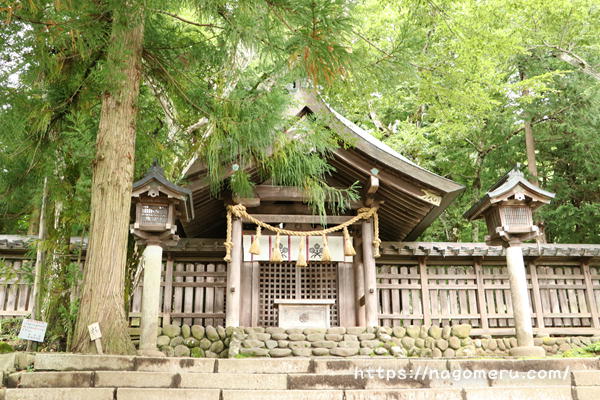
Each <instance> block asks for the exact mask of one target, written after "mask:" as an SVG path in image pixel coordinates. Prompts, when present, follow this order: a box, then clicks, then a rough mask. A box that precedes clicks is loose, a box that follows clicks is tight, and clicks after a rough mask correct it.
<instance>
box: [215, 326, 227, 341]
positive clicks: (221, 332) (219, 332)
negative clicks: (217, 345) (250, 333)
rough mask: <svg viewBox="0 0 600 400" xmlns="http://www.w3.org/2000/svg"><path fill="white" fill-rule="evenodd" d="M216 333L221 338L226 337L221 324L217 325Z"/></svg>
mask: <svg viewBox="0 0 600 400" xmlns="http://www.w3.org/2000/svg"><path fill="white" fill-rule="evenodd" d="M217 334H218V335H219V337H220V338H221V339H225V338H226V337H227V332H225V328H223V327H222V326H220V325H219V326H217Z"/></svg>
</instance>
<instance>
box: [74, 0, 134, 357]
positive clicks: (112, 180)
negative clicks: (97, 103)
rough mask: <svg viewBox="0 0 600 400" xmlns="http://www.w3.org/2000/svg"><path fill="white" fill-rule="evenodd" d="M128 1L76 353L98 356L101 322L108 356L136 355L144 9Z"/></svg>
mask: <svg viewBox="0 0 600 400" xmlns="http://www.w3.org/2000/svg"><path fill="white" fill-rule="evenodd" d="M134 8H136V6H132V5H131V2H123V5H122V7H121V8H120V9H118V10H116V11H115V12H114V13H113V26H112V37H111V44H110V45H109V49H108V53H107V59H108V67H109V68H110V74H108V75H109V76H108V77H107V79H112V81H111V82H109V83H108V89H107V91H106V92H105V93H104V94H103V98H102V111H101V115H100V123H99V126H98V136H97V139H96V158H95V160H94V171H93V182H92V201H91V221H90V233H89V243H88V247H87V256H86V260H85V266H84V277H83V287H82V294H81V304H80V307H79V314H78V316H77V325H76V327H75V333H74V338H73V347H72V350H73V351H76V352H82V353H95V352H96V349H95V346H94V343H92V342H91V341H90V339H89V333H88V328H87V327H88V325H89V324H92V323H94V322H99V323H100V330H101V331H102V345H103V348H104V352H105V353H109V354H131V353H134V352H135V348H134V346H133V344H132V342H131V339H130V337H129V333H128V322H127V316H126V315H125V308H124V285H125V265H126V255H127V238H128V225H129V211H130V207H131V184H132V180H133V171H134V154H135V123H136V115H137V108H136V103H137V99H138V93H139V85H140V79H141V52H142V44H143V43H142V42H143V36H144V20H143V9H142V8H141V7H139V6H138V7H137V8H136V9H134Z"/></svg>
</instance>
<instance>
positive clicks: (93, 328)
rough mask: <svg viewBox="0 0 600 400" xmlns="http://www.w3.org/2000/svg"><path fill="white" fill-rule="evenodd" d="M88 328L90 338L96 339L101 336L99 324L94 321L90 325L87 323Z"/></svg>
mask: <svg viewBox="0 0 600 400" xmlns="http://www.w3.org/2000/svg"><path fill="white" fill-rule="evenodd" d="M88 330H89V331H90V340H92V341H94V340H98V339H100V338H101V337H102V332H100V324H99V323H97V322H94V323H93V324H91V325H88Z"/></svg>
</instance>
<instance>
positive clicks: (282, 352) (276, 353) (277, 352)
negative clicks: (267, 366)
mask: <svg viewBox="0 0 600 400" xmlns="http://www.w3.org/2000/svg"><path fill="white" fill-rule="evenodd" d="M269 355H270V356H271V357H275V358H278V357H288V356H290V355H292V350H291V349H271V350H269Z"/></svg>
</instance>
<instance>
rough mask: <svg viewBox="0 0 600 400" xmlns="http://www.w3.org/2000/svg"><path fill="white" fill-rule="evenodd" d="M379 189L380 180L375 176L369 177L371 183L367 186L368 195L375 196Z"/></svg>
mask: <svg viewBox="0 0 600 400" xmlns="http://www.w3.org/2000/svg"><path fill="white" fill-rule="evenodd" d="M378 189H379V178H378V177H376V176H375V175H371V176H370V177H369V183H368V184H367V194H373V193H375V192H376V191H377V190H378Z"/></svg>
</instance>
